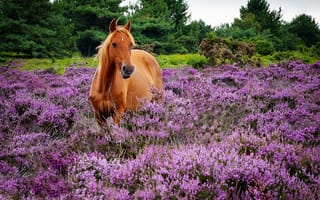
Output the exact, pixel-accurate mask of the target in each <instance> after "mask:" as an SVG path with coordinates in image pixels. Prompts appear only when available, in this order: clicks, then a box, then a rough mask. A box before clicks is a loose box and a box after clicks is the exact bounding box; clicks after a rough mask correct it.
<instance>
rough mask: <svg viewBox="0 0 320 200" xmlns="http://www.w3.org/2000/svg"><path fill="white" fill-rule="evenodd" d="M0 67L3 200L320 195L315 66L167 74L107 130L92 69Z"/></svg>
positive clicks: (319, 98)
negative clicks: (152, 95)
mask: <svg viewBox="0 0 320 200" xmlns="http://www.w3.org/2000/svg"><path fill="white" fill-rule="evenodd" d="M23 65H24V62H23V61H22V60H19V61H15V62H11V63H8V64H6V65H4V66H2V67H0V102H1V104H0V120H1V123H0V183H1V184H0V199H53V198H56V199H146V200H147V199H319V198H320V62H318V63H315V64H304V63H302V62H300V61H291V62H283V63H280V64H277V65H270V66H268V67H263V68H254V67H250V66H247V67H244V68H239V67H237V66H233V65H223V66H219V67H209V66H208V67H205V68H203V69H199V70H196V69H194V68H191V67H184V68H179V69H164V70H163V81H164V97H165V98H164V101H163V102H162V103H145V104H144V108H143V109H142V110H141V111H140V112H138V113H133V112H127V113H126V114H125V116H124V117H123V118H122V121H121V124H120V126H119V127H115V126H113V124H112V120H109V122H110V127H109V128H108V130H102V129H101V128H100V127H99V126H98V125H97V123H96V122H95V119H94V118H93V114H92V110H91V107H90V104H89V102H88V93H89V88H90V83H91V78H92V76H93V73H94V71H95V69H93V68H87V67H86V66H70V67H69V68H68V69H67V70H66V72H65V73H64V74H63V75H57V74H54V73H53V72H52V71H50V70H42V71H40V70H39V71H24V70H21V67H22V66H23Z"/></svg>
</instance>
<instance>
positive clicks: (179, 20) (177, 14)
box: [165, 0, 190, 34]
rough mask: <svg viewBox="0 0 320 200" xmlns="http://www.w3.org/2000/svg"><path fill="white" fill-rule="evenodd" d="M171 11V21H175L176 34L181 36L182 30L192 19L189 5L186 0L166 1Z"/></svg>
mask: <svg viewBox="0 0 320 200" xmlns="http://www.w3.org/2000/svg"><path fill="white" fill-rule="evenodd" d="M165 2H166V3H167V6H168V9H169V15H170V19H171V20H172V21H173V24H174V29H175V33H178V34H181V33H182V29H183V28H184V26H185V25H186V23H187V21H188V20H189V19H190V15H189V14H188V4H187V3H186V2H185V1H184V0H165Z"/></svg>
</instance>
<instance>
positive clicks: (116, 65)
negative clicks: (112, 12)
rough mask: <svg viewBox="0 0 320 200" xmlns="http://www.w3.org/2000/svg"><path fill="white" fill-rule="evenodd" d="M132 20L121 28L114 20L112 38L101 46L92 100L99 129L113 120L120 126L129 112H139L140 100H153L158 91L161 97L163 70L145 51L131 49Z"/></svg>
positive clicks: (91, 91)
mask: <svg viewBox="0 0 320 200" xmlns="http://www.w3.org/2000/svg"><path fill="white" fill-rule="evenodd" d="M130 26H131V23H130V21H128V22H127V24H126V25H125V26H118V25H117V20H116V19H114V20H112V21H111V23H110V25H109V31H110V33H109V35H108V37H107V38H106V39H105V41H104V42H103V43H102V44H101V46H99V47H98V48H99V51H98V55H97V57H98V60H99V66H98V68H97V70H96V72H95V74H94V77H93V80H92V83H91V89H90V97H89V99H90V101H91V104H92V107H93V110H94V116H95V118H96V120H97V122H98V123H99V125H100V126H105V125H106V118H108V117H110V116H111V117H112V118H113V120H114V122H115V124H117V125H119V122H120V118H121V116H122V115H123V113H124V112H125V111H126V110H127V109H130V110H135V111H136V110H138V109H139V108H140V107H141V105H140V104H141V100H143V99H146V100H151V99H152V97H153V93H152V91H151V89H153V88H155V89H156V90H158V91H159V92H160V93H161V94H162V71H161V68H160V66H159V64H158V62H157V61H156V59H155V58H154V57H153V56H152V55H151V54H149V53H147V52H145V51H142V50H131V47H132V46H133V45H134V44H135V42H134V39H133V37H132V35H131V33H130Z"/></svg>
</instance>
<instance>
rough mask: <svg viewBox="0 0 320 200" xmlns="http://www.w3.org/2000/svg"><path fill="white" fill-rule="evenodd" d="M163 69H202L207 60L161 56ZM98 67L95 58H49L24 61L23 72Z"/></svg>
mask: <svg viewBox="0 0 320 200" xmlns="http://www.w3.org/2000/svg"><path fill="white" fill-rule="evenodd" d="M156 58H157V60H158V62H159V64H160V66H161V68H179V67H181V66H185V65H188V66H194V67H202V65H204V64H205V63H206V58H205V57H204V56H201V55H199V54H182V55H181V54H172V55H160V56H157V57H156ZM72 65H74V66H88V67H97V66H98V61H97V60H96V59H95V58H94V57H81V56H80V55H75V56H73V57H68V58H62V59H55V60H52V59H49V58H26V59H24V65H23V67H22V69H23V70H30V71H32V70H51V71H54V72H55V73H57V74H63V73H64V72H65V68H66V67H69V66H72Z"/></svg>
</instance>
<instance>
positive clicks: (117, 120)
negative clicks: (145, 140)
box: [112, 106, 125, 126]
mask: <svg viewBox="0 0 320 200" xmlns="http://www.w3.org/2000/svg"><path fill="white" fill-rule="evenodd" d="M124 111H125V109H124V107H122V106H121V107H120V108H118V109H117V111H116V112H115V114H114V115H113V117H112V118H113V121H114V123H115V124H116V125H117V126H119V124H120V119H121V117H122V115H123V113H124Z"/></svg>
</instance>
